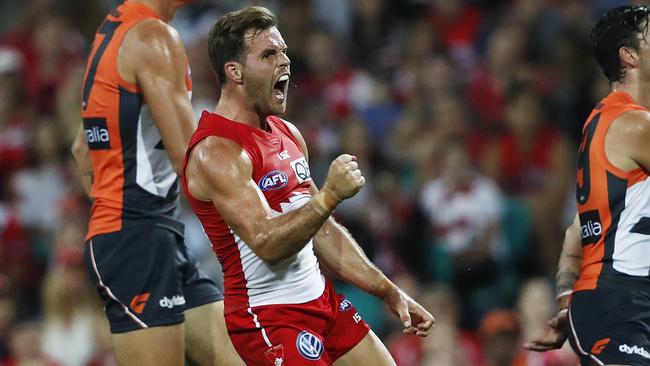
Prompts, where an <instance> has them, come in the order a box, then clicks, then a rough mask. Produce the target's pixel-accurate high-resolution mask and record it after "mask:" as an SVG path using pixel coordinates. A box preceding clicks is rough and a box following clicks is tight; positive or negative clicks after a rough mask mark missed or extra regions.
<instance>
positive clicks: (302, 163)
mask: <svg viewBox="0 0 650 366" xmlns="http://www.w3.org/2000/svg"><path fill="white" fill-rule="evenodd" d="M289 164H291V168H292V169H293V171H294V172H296V178H298V182H299V183H304V182H307V181H309V180H311V172H310V171H309V164H307V160H306V159H305V157H304V156H303V157H301V158H299V159H296V160H294V161H292V162H290V163H289Z"/></svg>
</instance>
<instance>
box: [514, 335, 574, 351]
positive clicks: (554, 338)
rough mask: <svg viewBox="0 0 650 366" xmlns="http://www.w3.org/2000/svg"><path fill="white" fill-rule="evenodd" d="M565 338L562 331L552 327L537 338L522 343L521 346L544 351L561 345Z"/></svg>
mask: <svg viewBox="0 0 650 366" xmlns="http://www.w3.org/2000/svg"><path fill="white" fill-rule="evenodd" d="M565 340H566V335H565V334H564V333H561V332H558V331H557V330H554V329H549V330H548V331H547V332H546V334H544V335H543V336H541V337H539V338H537V339H533V340H532V341H530V342H527V343H524V344H523V345H522V347H523V348H525V349H527V350H530V351H536V352H545V351H549V350H552V349H556V348H560V347H562V345H563V344H564V341H565Z"/></svg>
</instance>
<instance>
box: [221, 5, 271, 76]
mask: <svg viewBox="0 0 650 366" xmlns="http://www.w3.org/2000/svg"><path fill="white" fill-rule="evenodd" d="M276 24H277V22H276V19H275V15H273V13H272V12H271V11H270V10H268V9H267V8H264V7H261V6H249V7H247V8H244V9H242V10H238V11H233V12H230V13H227V14H225V15H224V16H222V17H221V18H219V20H217V22H216V23H215V24H214V26H212V29H211V30H210V35H209V38H208V55H209V57H210V64H212V68H213V69H214V71H215V72H216V73H217V78H218V79H219V83H221V85H223V84H224V83H225V82H226V74H225V72H224V70H223V66H224V65H225V64H226V62H228V61H233V60H235V61H239V62H241V58H242V56H243V54H244V51H245V48H246V42H245V40H244V35H246V32H248V31H249V30H253V31H255V32H260V31H264V30H267V29H269V28H271V27H274V26H275V25H276Z"/></svg>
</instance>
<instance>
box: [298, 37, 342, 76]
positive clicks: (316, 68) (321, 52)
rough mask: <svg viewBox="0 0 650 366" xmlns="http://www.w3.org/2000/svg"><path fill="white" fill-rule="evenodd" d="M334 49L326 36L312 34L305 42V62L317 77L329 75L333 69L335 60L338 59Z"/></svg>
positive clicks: (330, 40) (329, 38)
mask: <svg viewBox="0 0 650 366" xmlns="http://www.w3.org/2000/svg"><path fill="white" fill-rule="evenodd" d="M334 49H335V48H334V45H333V44H332V39H331V37H330V36H329V35H328V34H326V33H323V32H316V33H314V34H312V35H311V36H310V37H309V40H308V42H307V54H306V61H307V65H308V67H309V69H310V70H311V71H312V72H313V73H315V74H317V75H323V74H325V75H329V74H330V73H331V72H332V71H333V70H334V69H335V66H336V60H337V59H338V58H339V55H338V54H336V53H335V52H334Z"/></svg>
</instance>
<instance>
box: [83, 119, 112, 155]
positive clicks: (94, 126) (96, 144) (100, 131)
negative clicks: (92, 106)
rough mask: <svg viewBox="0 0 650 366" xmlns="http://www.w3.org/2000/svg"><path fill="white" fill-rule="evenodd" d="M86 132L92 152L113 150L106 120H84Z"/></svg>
mask: <svg viewBox="0 0 650 366" xmlns="http://www.w3.org/2000/svg"><path fill="white" fill-rule="evenodd" d="M83 124H84V132H85V133H86V142H87V143H88V148H89V149H90V150H107V149H110V148H111V141H110V136H109V134H108V127H106V119H104V118H84V119H83Z"/></svg>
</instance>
